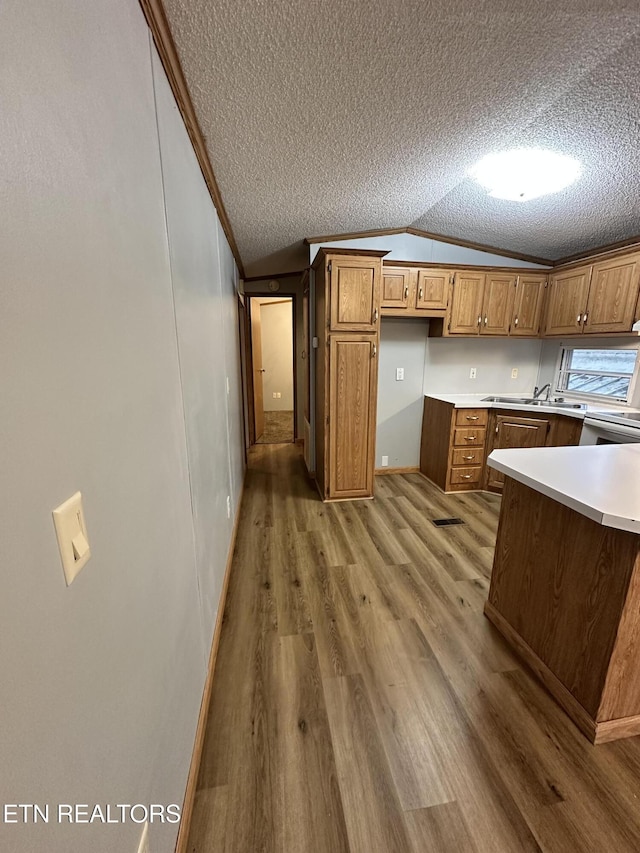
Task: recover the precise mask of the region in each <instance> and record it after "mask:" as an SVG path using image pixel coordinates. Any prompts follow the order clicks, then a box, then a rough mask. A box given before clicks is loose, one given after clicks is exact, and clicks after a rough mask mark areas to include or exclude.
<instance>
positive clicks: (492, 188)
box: [469, 148, 582, 201]
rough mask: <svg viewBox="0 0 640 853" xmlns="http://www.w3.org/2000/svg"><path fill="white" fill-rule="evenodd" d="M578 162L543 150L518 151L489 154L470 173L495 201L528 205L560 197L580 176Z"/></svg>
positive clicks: (525, 149) (523, 149) (524, 149)
mask: <svg viewBox="0 0 640 853" xmlns="http://www.w3.org/2000/svg"><path fill="white" fill-rule="evenodd" d="M581 171H582V169H581V166H580V163H578V161H577V160H574V159H573V158H572V157H567V156H566V155H565V154H556V152H555V151H547V150H545V149H542V148H516V149H514V150H513V151H498V152H496V153H495V154H487V156H486V157H483V158H482V160H480V161H479V162H478V163H476V165H475V166H474V167H473V168H472V169H471V170H470V171H469V174H470V175H471V177H472V178H475V180H476V181H477V182H478V183H479V184H481V185H482V186H483V187H485V188H486V189H487V190H488V191H489V195H491V196H493V197H494V198H503V199H506V200H508V201H529V200H530V199H532V198H539V197H540V196H542V195H549V194H550V193H557V192H559V191H560V190H563V189H564V188H565V187H568V186H569V184H572V183H573V182H574V181H576V180H577V179H578V178H579V177H580V174H581Z"/></svg>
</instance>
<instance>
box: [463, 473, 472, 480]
mask: <svg viewBox="0 0 640 853" xmlns="http://www.w3.org/2000/svg"><path fill="white" fill-rule="evenodd" d="M462 479H463V480H470V479H471V474H463V475H462Z"/></svg>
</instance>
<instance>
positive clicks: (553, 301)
mask: <svg viewBox="0 0 640 853" xmlns="http://www.w3.org/2000/svg"><path fill="white" fill-rule="evenodd" d="M590 280H591V267H579V268H578V269H574V270H570V271H568V272H564V273H560V274H558V275H554V276H551V282H550V286H549V304H548V306H547V324H546V326H545V334H546V335H551V336H552V335H575V334H581V333H582V323H583V319H584V313H585V311H586V309H587V297H588V295H589V282H590Z"/></svg>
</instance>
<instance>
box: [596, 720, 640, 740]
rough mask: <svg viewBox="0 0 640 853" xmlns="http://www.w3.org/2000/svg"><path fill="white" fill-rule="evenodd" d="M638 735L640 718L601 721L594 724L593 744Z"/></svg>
mask: <svg viewBox="0 0 640 853" xmlns="http://www.w3.org/2000/svg"><path fill="white" fill-rule="evenodd" d="M639 734H640V716H637V715H636V716H635V717H620V718H618V719H617V720H603V721H602V722H601V723H596V737H595V740H594V743H596V744H599V743H609V742H610V741H612V740H620V739H621V738H625V737H635V736H636V735H639Z"/></svg>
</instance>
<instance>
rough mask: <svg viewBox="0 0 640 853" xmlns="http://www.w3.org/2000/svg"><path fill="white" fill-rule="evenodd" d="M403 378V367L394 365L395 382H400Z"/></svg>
mask: <svg viewBox="0 0 640 853" xmlns="http://www.w3.org/2000/svg"><path fill="white" fill-rule="evenodd" d="M403 379H404V367H396V382H402V380H403Z"/></svg>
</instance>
